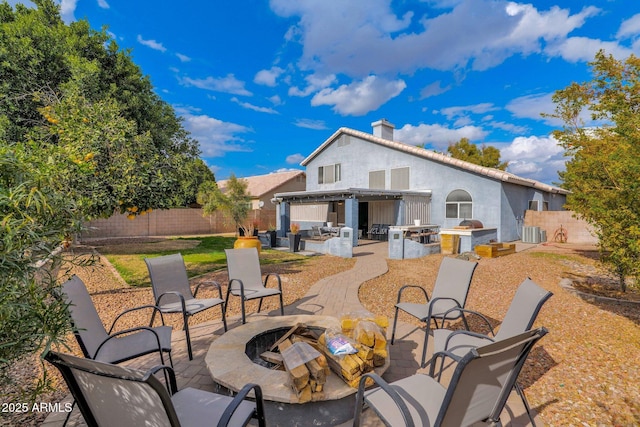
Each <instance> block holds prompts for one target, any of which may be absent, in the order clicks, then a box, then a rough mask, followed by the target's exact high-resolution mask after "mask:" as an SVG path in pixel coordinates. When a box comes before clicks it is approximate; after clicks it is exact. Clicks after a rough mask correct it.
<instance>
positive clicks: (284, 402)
mask: <svg viewBox="0 0 640 427" xmlns="http://www.w3.org/2000/svg"><path fill="white" fill-rule="evenodd" d="M298 323H303V324H305V325H306V326H308V327H309V328H312V329H315V328H318V329H326V328H329V327H340V322H339V321H338V319H336V318H334V317H330V316H316V315H298V316H277V317H266V318H259V319H256V320H255V321H253V322H248V323H247V324H245V325H241V326H238V327H236V328H234V329H231V330H229V331H228V332H226V333H225V334H223V335H222V336H221V337H220V338H217V339H216V340H214V342H213V344H211V347H209V351H208V353H207V355H206V357H205V362H206V365H207V368H208V369H209V372H210V373H211V377H212V378H213V381H214V382H215V383H216V384H218V385H220V386H221V387H222V388H224V389H228V390H231V391H234V392H237V391H238V390H240V389H241V388H242V387H243V386H244V385H245V384H247V383H254V384H259V385H260V387H261V388H262V393H263V396H264V399H265V406H266V408H265V410H266V411H267V419H270V420H273V419H277V420H279V421H278V423H277V425H300V424H297V423H299V422H303V423H304V424H308V423H309V422H311V421H312V422H313V425H335V424H340V423H342V422H345V421H347V420H349V419H351V418H352V417H353V407H354V406H353V405H354V402H355V393H356V391H357V390H356V389H354V388H351V387H349V386H348V385H347V384H346V383H345V382H344V381H343V380H342V379H340V378H339V377H338V375H336V374H335V373H333V372H332V373H331V375H329V376H328V377H327V382H326V384H325V387H324V399H323V400H322V401H317V402H309V403H305V404H298V397H297V396H296V394H295V393H294V392H293V390H292V389H291V386H290V385H289V384H290V378H289V374H288V373H287V372H285V371H277V370H272V369H271V368H270V366H268V365H266V362H265V363H262V362H259V363H255V361H257V359H259V358H260V354H261V353H262V351H264V350H263V349H264V348H265V347H266V346H270V345H271V344H272V343H273V342H275V340H277V337H278V336H282V335H283V334H284V333H285V332H286V331H288V330H289V329H290V328H291V327H292V326H295V325H296V324H298ZM274 338H275V339H274ZM267 341H268V342H267ZM254 360H255V361H254ZM263 365H264V366H263ZM388 366H389V361H388V360H387V363H385V365H384V366H382V367H380V368H376V369H375V372H376V373H377V374H379V375H382V373H384V372H385V371H386V369H387V367H388ZM272 422H273V421H270V423H272Z"/></svg>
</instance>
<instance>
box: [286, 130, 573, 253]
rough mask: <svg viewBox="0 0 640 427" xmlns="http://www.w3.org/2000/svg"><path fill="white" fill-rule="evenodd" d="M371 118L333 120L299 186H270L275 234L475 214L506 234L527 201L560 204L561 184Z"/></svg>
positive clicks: (441, 221) (456, 219) (442, 221)
mask: <svg viewBox="0 0 640 427" xmlns="http://www.w3.org/2000/svg"><path fill="white" fill-rule="evenodd" d="M372 126H373V133H372V134H369V133H366V132H361V131H358V130H354V129H349V128H345V127H343V128H340V129H338V130H337V131H336V132H335V133H334V134H333V135H331V136H330V137H329V138H328V139H327V140H325V141H324V142H323V143H322V144H321V145H320V146H319V147H318V148H317V149H316V150H314V151H313V152H312V153H311V154H310V155H309V156H308V157H307V158H306V159H304V160H303V161H302V163H301V165H302V166H305V167H306V189H305V191H293V192H280V193H277V194H275V198H274V202H275V203H276V204H277V217H278V223H277V226H278V230H279V232H280V235H282V236H284V233H285V232H286V231H287V230H288V229H289V226H290V223H291V222H292V221H296V222H299V223H300V224H301V226H302V229H310V228H311V226H312V225H323V224H326V222H334V223H336V224H340V225H342V224H344V226H347V227H350V228H353V229H354V230H359V231H360V235H361V236H363V235H366V232H367V231H368V230H369V229H371V227H372V226H373V225H374V224H389V225H405V224H412V223H413V221H414V220H416V219H417V220H420V221H421V223H422V224H435V225H438V226H439V227H440V228H453V227H455V226H458V225H459V224H460V222H461V221H463V220H477V221H480V222H481V223H482V225H483V226H484V227H485V228H493V229H495V232H496V238H497V240H498V241H501V242H509V241H514V240H518V239H519V238H520V237H521V236H520V234H521V227H522V220H523V217H524V213H525V211H526V210H527V209H533V210H563V206H564V204H565V200H566V194H567V193H568V192H567V191H566V190H564V189H562V188H559V187H555V186H552V185H548V184H544V183H542V182H538V181H535V180H532V179H527V178H523V177H519V176H517V175H514V174H512V173H509V172H505V171H501V170H498V169H493V168H488V167H483V166H479V165H476V164H472V163H469V162H465V161H462V160H458V159H454V158H452V157H449V156H447V155H444V154H440V153H436V152H434V151H431V150H428V149H423V148H419V147H416V146H412V145H409V144H404V143H402V142H399V141H395V140H394V126H393V125H392V124H391V123H389V122H388V121H386V120H384V119H383V120H379V121H376V122H374V123H372ZM353 239H354V240H353V243H354V245H357V243H358V233H356V232H354V233H353Z"/></svg>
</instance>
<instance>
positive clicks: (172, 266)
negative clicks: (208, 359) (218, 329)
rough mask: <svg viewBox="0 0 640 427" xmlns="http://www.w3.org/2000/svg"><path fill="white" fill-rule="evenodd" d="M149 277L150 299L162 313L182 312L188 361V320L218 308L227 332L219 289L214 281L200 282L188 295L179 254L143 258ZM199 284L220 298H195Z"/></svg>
mask: <svg viewBox="0 0 640 427" xmlns="http://www.w3.org/2000/svg"><path fill="white" fill-rule="evenodd" d="M144 262H145V263H146V264H147V269H148V270H149V277H150V278H151V287H152V288H153V297H154V298H155V301H156V305H157V306H158V307H159V308H160V312H161V313H182V322H183V329H184V333H185V337H186V341H187V351H188V353H189V360H193V352H192V350H191V336H190V334H189V317H190V316H193V315H194V314H197V313H200V312H201V311H203V310H206V309H208V308H212V307H215V306H217V305H219V306H220V311H221V313H222V324H223V325H224V330H225V332H226V331H227V320H226V319H225V307H224V300H223V299H222V288H221V287H220V284H219V283H217V282H215V281H206V282H202V283H199V284H198V285H197V286H196V288H195V291H194V292H193V293H192V292H191V287H190V286H189V278H188V277H187V269H186V267H185V265H184V260H183V259H182V255H181V254H172V255H164V256H159V257H156V258H145V259H144ZM202 285H211V286H213V287H215V288H217V289H218V295H219V298H196V297H197V295H198V290H199V289H200V286H202Z"/></svg>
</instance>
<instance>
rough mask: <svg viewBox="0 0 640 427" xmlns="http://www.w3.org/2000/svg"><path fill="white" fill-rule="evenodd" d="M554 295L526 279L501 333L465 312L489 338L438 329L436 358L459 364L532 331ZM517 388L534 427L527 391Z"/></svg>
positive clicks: (519, 288) (508, 311)
mask: <svg viewBox="0 0 640 427" xmlns="http://www.w3.org/2000/svg"><path fill="white" fill-rule="evenodd" d="M552 295H553V293H551V292H549V291H547V290H545V289H542V288H541V287H540V286H538V285H537V284H536V283H535V282H534V281H533V280H531V279H529V278H527V279H525V280H524V281H523V282H522V283H521V284H520V286H518V290H517V291H516V294H515V295H514V297H513V300H511V305H510V306H509V309H508V310H507V314H506V315H505V317H504V320H503V321H502V323H501V325H500V329H498V333H494V331H493V328H492V327H491V323H490V322H489V319H487V318H486V317H485V316H484V315H483V314H481V313H478V312H476V311H472V310H468V309H465V310H464V312H465V313H466V314H467V315H473V316H478V317H479V319H481V321H482V322H484V323H486V326H487V328H488V330H489V331H490V335H483V334H479V333H476V332H471V331H464V330H460V331H451V330H448V329H436V330H434V331H433V347H434V350H433V351H434V353H436V354H437V353H438V352H445V353H446V354H447V355H450V357H452V358H453V360H455V361H459V360H460V359H461V358H462V357H463V356H464V355H465V354H466V353H467V352H468V351H469V350H470V349H472V348H475V347H480V346H483V345H487V344H489V343H491V342H495V341H500V340H503V339H505V338H509V337H512V336H514V335H518V334H521V333H523V332H524V331H527V330H529V329H531V327H532V326H533V322H534V321H535V320H536V317H538V313H539V312H540V309H541V308H542V306H543V305H544V303H545V302H546V301H547V300H548V299H549V298H551V296H552ZM444 359H445V358H444V357H443V358H441V365H440V372H442V369H443V365H444ZM431 363H432V364H433V363H435V360H433V359H432V361H431ZM514 387H515V389H516V392H517V393H518V394H519V395H520V398H521V399H522V403H523V404H524V407H525V409H526V411H527V415H528V416H529V419H530V420H531V423H532V425H534V426H535V421H534V420H533V416H532V414H531V408H530V406H529V402H528V401H527V398H526V397H525V394H524V390H523V389H522V387H520V385H519V384H518V383H517V382H516V383H515V385H514Z"/></svg>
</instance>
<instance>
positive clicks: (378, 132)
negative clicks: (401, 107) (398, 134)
mask: <svg viewBox="0 0 640 427" xmlns="http://www.w3.org/2000/svg"><path fill="white" fill-rule="evenodd" d="M371 126H372V127H373V135H374V136H377V137H378V138H383V139H388V140H389V141H393V130H394V129H395V128H396V127H395V126H394V125H393V124H391V123H390V122H388V121H387V119H381V120H378V121H377V122H373V123H371Z"/></svg>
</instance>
